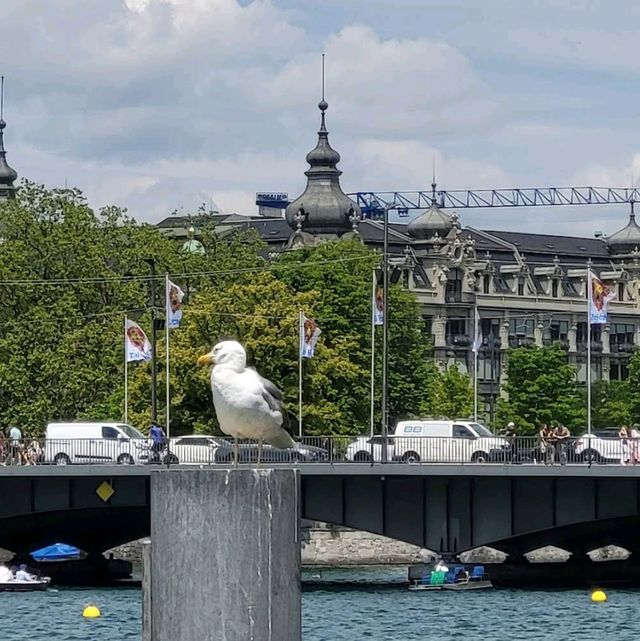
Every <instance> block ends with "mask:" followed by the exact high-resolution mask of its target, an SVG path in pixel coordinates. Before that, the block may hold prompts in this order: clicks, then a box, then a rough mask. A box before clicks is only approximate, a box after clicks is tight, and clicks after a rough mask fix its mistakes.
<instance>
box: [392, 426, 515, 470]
mask: <svg viewBox="0 0 640 641" xmlns="http://www.w3.org/2000/svg"><path fill="white" fill-rule="evenodd" d="M394 442H395V458H396V460H401V461H406V462H407V463H417V462H418V461H428V462H433V463H486V462H487V461H489V460H491V455H492V453H495V452H496V450H503V449H505V448H507V447H509V444H508V442H507V441H506V440H505V439H503V438H500V437H497V436H494V435H493V434H492V433H491V432H490V431H489V430H488V429H487V428H486V427H485V426H484V425H482V424H481V423H475V422H473V421H447V420H442V421H420V420H417V421H399V422H398V424H397V425H396V429H395V431H394Z"/></svg>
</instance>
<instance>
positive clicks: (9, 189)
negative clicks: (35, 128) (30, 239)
mask: <svg viewBox="0 0 640 641" xmlns="http://www.w3.org/2000/svg"><path fill="white" fill-rule="evenodd" d="M6 126H7V123H6V122H5V121H4V76H1V77H0V200H4V199H6V198H13V196H14V195H15V191H16V188H15V187H14V186H13V181H14V180H16V179H17V178H18V174H17V172H16V170H15V169H12V168H11V167H9V165H8V164H7V152H6V151H5V149H4V128H5V127H6Z"/></svg>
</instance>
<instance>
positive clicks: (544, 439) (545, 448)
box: [534, 423, 553, 465]
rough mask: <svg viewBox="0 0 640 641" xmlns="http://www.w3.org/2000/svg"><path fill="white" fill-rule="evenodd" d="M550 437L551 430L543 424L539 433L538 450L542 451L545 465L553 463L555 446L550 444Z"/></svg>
mask: <svg viewBox="0 0 640 641" xmlns="http://www.w3.org/2000/svg"><path fill="white" fill-rule="evenodd" d="M550 437H551V430H550V429H549V426H548V425H547V424H546V423H543V424H542V425H541V426H540V430H539V431H538V441H539V443H538V449H539V451H540V457H541V461H544V464H545V465H549V464H550V463H553V445H552V444H551V443H550ZM534 460H535V459H534Z"/></svg>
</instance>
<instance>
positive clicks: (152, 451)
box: [0, 435, 640, 465]
mask: <svg viewBox="0 0 640 641" xmlns="http://www.w3.org/2000/svg"><path fill="white" fill-rule="evenodd" d="M385 450H386V452H385ZM237 451H238V462H239V463H240V464H256V463H257V462H258V457H260V460H261V462H262V463H264V464H265V465H268V464H270V463H276V464H287V463H291V464H313V463H330V464H336V465H339V464H342V463H351V464H352V463H362V464H367V463H368V464H371V463H381V462H383V461H385V460H386V461H387V462H390V463H405V464H407V465H430V464H438V463H447V464H458V465H480V464H502V465H516V464H519V465H526V464H531V465H558V464H560V465H564V464H573V465H575V464H605V463H607V464H634V463H636V462H638V461H640V439H620V438H617V437H602V436H598V435H592V436H591V437H588V436H582V437H571V438H569V439H566V440H564V441H553V440H550V441H546V442H543V441H541V439H539V438H538V437H514V438H503V437H499V436H491V437H485V438H462V437H460V438H455V437H454V438H450V437H431V436H389V437H387V439H386V441H385V440H384V439H383V438H382V437H381V436H373V437H369V436H361V437H347V436H311V437H303V438H302V439H298V442H297V443H296V447H295V448H294V449H279V448H275V447H271V446H270V445H264V446H262V447H260V446H259V444H258V443H256V442H254V441H240V442H239V443H238V449H237ZM235 452H236V449H235V445H234V442H233V439H229V438H223V437H217V436H207V435H194V436H184V437H177V438H173V439H171V440H170V441H169V442H168V443H166V444H163V445H159V444H156V445H154V443H153V441H151V440H147V439H121V438H118V439H23V440H11V439H7V440H4V441H2V440H0V464H1V465H103V464H114V463H118V464H123V465H124V464H128V465H134V464H138V465H145V464H166V465H178V464H192V465H229V464H232V463H233V462H234V461H235V456H236V454H235Z"/></svg>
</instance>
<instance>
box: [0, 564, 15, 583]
mask: <svg viewBox="0 0 640 641" xmlns="http://www.w3.org/2000/svg"><path fill="white" fill-rule="evenodd" d="M12 579H13V574H12V573H11V570H10V569H9V568H8V567H7V566H6V565H5V564H4V563H0V583H6V582H7V581H11V580H12Z"/></svg>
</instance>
